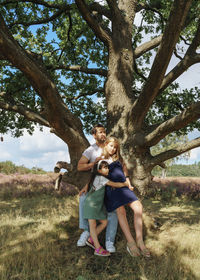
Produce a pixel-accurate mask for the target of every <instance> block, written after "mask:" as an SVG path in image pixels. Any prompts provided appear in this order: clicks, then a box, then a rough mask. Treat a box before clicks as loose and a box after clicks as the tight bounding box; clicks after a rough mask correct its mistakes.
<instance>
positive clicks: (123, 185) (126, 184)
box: [106, 180, 129, 188]
mask: <svg viewBox="0 0 200 280" xmlns="http://www.w3.org/2000/svg"><path fill="white" fill-rule="evenodd" d="M106 185H108V186H111V187H114V188H121V187H125V186H127V187H128V186H129V183H128V181H127V180H126V181H125V182H123V183H120V182H113V181H108V182H107V183H106Z"/></svg>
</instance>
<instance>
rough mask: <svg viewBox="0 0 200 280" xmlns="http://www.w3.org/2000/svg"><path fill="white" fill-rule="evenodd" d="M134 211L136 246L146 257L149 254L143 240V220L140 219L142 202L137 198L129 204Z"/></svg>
mask: <svg viewBox="0 0 200 280" xmlns="http://www.w3.org/2000/svg"><path fill="white" fill-rule="evenodd" d="M129 206H130V207H131V209H132V210H133V213H134V228H135V233H136V243H137V246H138V247H139V248H140V250H141V251H142V253H143V255H145V256H146V257H148V256H150V252H149V250H148V249H147V248H146V247H145V245H144V241H143V221H142V204H141V202H140V201H139V200H136V201H134V202H131V203H130V204H129Z"/></svg>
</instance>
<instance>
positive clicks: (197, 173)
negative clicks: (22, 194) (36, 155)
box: [0, 161, 200, 177]
mask: <svg viewBox="0 0 200 280" xmlns="http://www.w3.org/2000/svg"><path fill="white" fill-rule="evenodd" d="M0 173H4V174H15V173H19V174H28V173H32V174H44V173H47V172H46V171H44V170H43V169H42V168H38V167H33V168H31V169H29V168H27V167H25V166H24V165H21V166H17V165H15V164H14V163H13V162H12V161H4V162H0ZM152 173H153V175H154V176H159V177H161V176H162V174H164V173H166V176H167V177H174V176H177V177H200V162H198V163H195V164H190V165H184V164H173V165H172V166H168V167H167V168H166V169H165V170H164V169H162V168H160V167H156V168H154V170H153V172H152Z"/></svg>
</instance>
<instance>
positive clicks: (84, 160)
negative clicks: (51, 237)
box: [77, 124, 118, 253]
mask: <svg viewBox="0 0 200 280" xmlns="http://www.w3.org/2000/svg"><path fill="white" fill-rule="evenodd" d="M91 133H92V136H93V137H94V139H95V141H96V143H95V144H93V145H91V146H90V147H88V148H87V149H86V150H85V151H84V152H83V154H82V157H81V158H80V160H79V162H78V166H77V169H78V171H88V170H91V169H92V168H93V166H94V164H95V163H96V162H97V161H98V159H99V158H100V156H101V153H102V150H103V147H104V142H105V140H106V132H105V128H104V127H103V126H102V125H101V124H97V125H96V126H94V127H93V129H92V131H91ZM86 193H87V187H86V186H85V187H84V188H83V189H82V190H81V191H80V193H79V196H80V198H79V227H80V228H81V229H83V230H84V231H83V232H82V234H81V236H80V238H79V240H78V241H77V246H79V247H82V246H85V245H86V241H87V239H88V237H89V235H90V233H89V224H88V220H86V219H84V218H83V204H84V201H85V198H86ZM117 225H118V220H117V214H116V212H115V211H113V212H110V213H108V225H107V228H106V250H107V251H109V252H110V253H114V252H115V251H116V249H115V246H114V242H115V236H116V232H117Z"/></svg>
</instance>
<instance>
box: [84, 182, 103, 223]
mask: <svg viewBox="0 0 200 280" xmlns="http://www.w3.org/2000/svg"><path fill="white" fill-rule="evenodd" d="M104 195H105V187H102V188H100V189H99V190H97V191H94V190H93V189H92V188H91V189H90V191H89V192H88V194H87V197H86V199H85V202H84V206H83V217H84V219H94V220H106V219H107V211H106V207H105V205H104Z"/></svg>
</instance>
